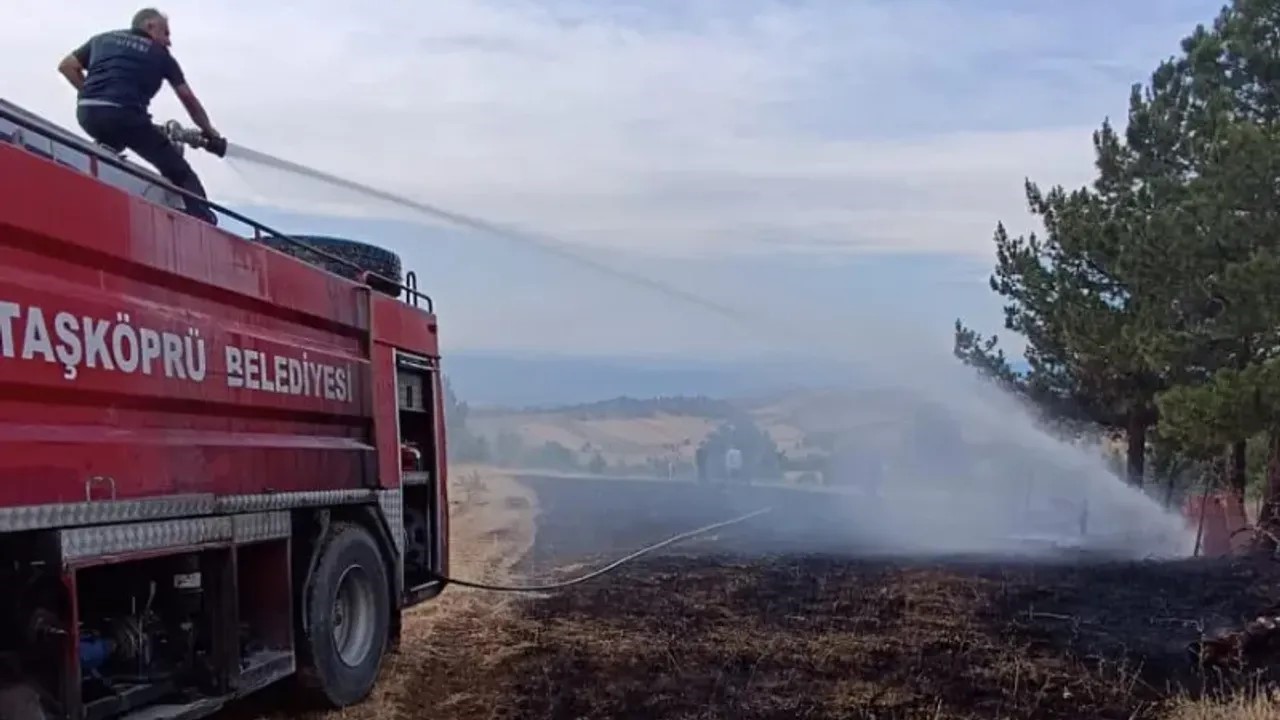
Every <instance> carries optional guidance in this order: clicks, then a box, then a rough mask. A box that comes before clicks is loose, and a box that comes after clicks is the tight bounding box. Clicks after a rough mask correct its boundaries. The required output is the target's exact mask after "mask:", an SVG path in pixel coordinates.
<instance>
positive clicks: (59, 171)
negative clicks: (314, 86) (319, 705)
mask: <svg viewBox="0 0 1280 720" xmlns="http://www.w3.org/2000/svg"><path fill="white" fill-rule="evenodd" d="M181 205H182V203H181V198H180V197H179V196H177V194H176V193H175V192H174V191H173V190H172V189H171V188H169V187H168V186H167V185H166V184H165V183H164V182H163V181H162V180H160V178H159V177H157V176H155V175H154V174H152V173H151V172H149V171H147V170H144V169H143V168H142V167H141V166H139V165H135V164H133V163H131V162H128V161H126V160H124V159H123V158H120V157H117V156H115V155H113V154H112V153H110V152H108V151H106V150H104V149H102V148H100V147H97V146H95V145H92V144H90V143H88V142H85V141H83V140H81V139H79V138H78V137H76V136H75V135H73V134H71V133H69V132H67V131H65V130H63V129H61V128H58V127H56V126H55V125H53V124H52V123H49V122H47V121H45V120H44V119H42V118H40V117H38V116H35V115H34V114H31V113H27V112H25V111H23V110H22V109H21V108H18V107H17V106H14V105H12V104H9V103H4V102H0V559H2V560H3V563H0V586H2V587H3V588H4V590H3V592H0V718H4V720H33V719H35V718H42V717H44V718H51V717H61V718H68V719H69V720H71V719H75V720H79V719H80V718H86V719H92V720H102V719H104V718H110V717H130V718H140V719H141V718H145V719H147V720H159V719H160V718H177V717H182V718H190V717H196V716H201V715H206V714H209V713H211V712H213V711H215V710H217V709H218V708H219V707H221V706H223V705H224V704H225V703H226V702H227V701H229V700H231V699H234V698H237V697H241V696H244V695H246V694H248V693H251V692H253V691H255V690H257V689H260V688H263V687H265V686H267V685H269V684H272V683H275V682H277V681H279V680H283V679H285V678H293V679H294V680H296V681H297V682H298V685H299V686H300V688H301V689H302V690H304V691H305V692H306V693H308V694H309V695H310V696H311V697H313V698H315V699H316V700H319V701H321V702H323V703H327V704H329V705H332V706H345V705H349V704H352V703H355V702H358V701H360V700H361V699H363V698H364V697H365V696H366V695H367V694H368V692H369V691H370V689H371V687H372V685H373V683H374V681H375V679H376V677H377V674H378V671H379V669H380V667H381V665H382V662H383V657H384V655H385V653H387V652H388V651H390V650H392V649H393V648H394V646H395V645H396V643H397V640H398V636H399V627H400V618H401V613H402V612H403V611H404V609H405V608H407V607H408V606H410V605H413V604H415V603H419V602H422V601H424V600H426V599H428V598H431V597H433V596H434V595H436V594H437V593H439V592H440V590H441V589H442V587H443V581H442V580H441V578H443V577H444V576H445V575H446V573H447V566H446V563H447V557H448V546H447V537H448V527H447V515H446V511H447V502H446V497H445V486H446V477H445V458H444V451H445V438H444V422H443V405H442V402H441V399H442V398H441V381H440V365H439V362H440V360H439V345H438V338H437V325H436V317H435V314H434V310H433V308H432V307H431V302H430V299H429V298H427V297H426V296H425V295H422V294H421V293H418V292H417V289H416V280H414V278H413V277H412V274H405V275H404V277H403V278H401V277H400V268H399V261H398V258H396V257H395V256H394V255H391V254H389V253H386V252H385V251H382V250H380V249H379V248H376V247H374V246H369V245H365V244H362V243H355V242H350V241H344V240H336V239H332V238H327V239H326V238H320V239H315V238H313V239H311V240H310V241H302V242H301V243H298V242H295V240H296V238H295V239H289V238H283V237H279V236H274V235H273V233H271V232H270V231H269V230H267V229H266V228H265V227H264V226H261V225H257V224H255V223H252V222H251V221H248V219H247V218H240V219H241V220H243V221H245V222H247V223H249V225H248V226H251V227H253V228H254V230H253V234H252V236H248V235H249V233H248V232H246V233H245V234H246V236H247V237H242V236H238V235H235V234H232V233H230V232H228V231H226V230H223V229H220V228H217V227H214V226H212V225H208V224H205V223H202V222H200V221H198V220H195V219H193V218H190V217H188V216H187V215H185V214H184V213H182V212H180V211H179V210H178V208H180V207H181ZM290 248H294V250H292V251H291V252H293V255H292V256H291V255H290V254H289V252H281V251H280V250H281V249H285V250H289V249H290ZM352 258H354V259H356V262H355V263H352V262H350V260H351V259H352ZM344 275H345V276H344ZM393 275H394V276H393Z"/></svg>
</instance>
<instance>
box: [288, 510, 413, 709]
mask: <svg viewBox="0 0 1280 720" xmlns="http://www.w3.org/2000/svg"><path fill="white" fill-rule="evenodd" d="M340 600H341V603H340ZM302 601H303V602H304V603H306V626H305V627H303V628H302V633H301V637H300V638H299V650H300V655H301V657H300V660H301V663H300V667H299V671H298V679H299V682H300V684H301V686H302V689H303V690H304V691H306V692H307V694H308V695H310V696H311V699H312V700H313V701H314V702H315V703H316V704H320V705H327V706H329V707H334V708H342V707H347V706H348V705H352V704H355V703H358V702H360V701H361V700H363V699H365V698H366V697H368V695H369V692H370V691H371V690H372V689H373V685H374V683H375V682H376V681H377V679H378V672H379V671H380V670H381V669H382V660H383V657H384V656H385V655H386V652H387V647H388V644H389V640H390V628H391V583H390V580H389V578H388V576H387V568H386V563H385V562H384V561H383V557H382V552H381V551H380V550H379V548H378V544H377V541H375V540H374V538H373V535H372V534H370V533H369V531H368V530H365V529H364V528H363V527H361V526H360V525H356V524H352V523H335V524H334V525H333V527H332V528H330V530H329V534H328V536H327V537H326V538H325V539H324V540H323V541H322V542H321V545H320V551H319V558H318V560H317V562H316V566H315V570H314V572H313V573H312V575H311V578H310V581H309V582H308V583H307V584H306V590H305V595H304V596H303V599H302ZM344 613H345V615H344ZM344 626H345V634H344ZM344 655H345V656H344Z"/></svg>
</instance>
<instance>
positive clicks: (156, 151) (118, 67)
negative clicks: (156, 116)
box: [58, 8, 219, 225]
mask: <svg viewBox="0 0 1280 720" xmlns="http://www.w3.org/2000/svg"><path fill="white" fill-rule="evenodd" d="M169 45H170V40H169V19H168V18H167V17H165V16H164V14H162V13H161V12H160V11H159V10H156V9H154V8H145V9H143V10H139V11H138V12H137V13H135V14H134V16H133V23H132V25H131V26H130V28H129V29H128V30H112V31H110V32H105V33H102V34H100V35H95V36H93V37H92V38H90V39H89V41H88V42H86V43H85V44H84V45H81V46H80V47H79V48H78V49H76V50H75V51H74V52H72V53H71V54H70V55H68V56H67V57H65V58H63V60H62V62H61V63H59V64H58V71H59V72H61V73H62V74H63V76H64V77H66V78H67V81H68V82H70V83H71V85H72V86H73V87H75V89H76V90H77V91H78V92H79V99H78V102H77V105H76V120H78V121H79V122H80V127H82V128H84V131H85V132H86V133H88V134H89V136H90V137H92V138H93V139H94V140H96V141H98V142H100V143H102V144H103V145H106V146H107V147H110V148H111V149H113V150H115V151H116V152H117V153H120V152H124V150H125V149H126V148H127V149H130V150H133V151H134V152H135V153H137V154H138V156H139V157H141V158H142V159H144V160H146V161H147V162H149V163H151V164H152V165H154V166H155V168H156V170H158V171H159V172H160V174H161V175H163V176H164V177H165V179H166V180H168V181H169V182H171V183H173V184H174V185H176V186H178V187H180V188H182V189H184V190H187V191H188V192H191V193H193V194H195V195H198V196H199V197H201V198H204V197H207V195H205V190H204V186H203V185H201V184H200V179H199V178H198V177H196V173H195V171H194V170H192V169H191V165H189V164H188V163H187V161H186V160H185V159H183V157H182V154H181V153H180V152H179V151H178V149H177V148H176V147H174V145H173V144H172V143H171V142H170V141H169V139H168V138H167V137H165V135H164V133H163V132H161V131H160V129H159V128H157V127H156V126H155V125H154V124H153V123H152V122H151V114H150V113H149V112H148V108H149V107H150V105H151V99H152V98H154V97H155V95H156V93H157V92H158V91H159V90H160V85H161V83H163V82H164V81H166V80H167V81H169V84H170V85H171V86H173V90H174V92H175V93H177V95H178V99H179V100H181V101H182V105H183V107H185V108H186V109H187V113H188V114H190V115H191V120H192V122H194V123H195V124H196V126H197V127H199V128H200V130H201V132H203V133H204V134H205V135H206V136H207V137H209V138H213V139H216V138H218V137H219V136H218V131H217V130H215V129H214V128H213V124H212V123H210V122H209V116H208V114H206V113H205V111H204V106H203V105H201V104H200V101H199V100H198V99H196V96H195V93H193V92H192V91H191V86H190V85H188V84H187V80H186V77H185V76H184V75H183V73H182V68H181V67H180V66H179V65H178V61H177V60H175V59H174V57H173V55H171V54H170V53H169ZM184 199H185V200H186V210H187V213H188V214H190V215H194V216H195V217H198V218H201V219H202V220H205V221H206V222H210V223H213V224H215V225H216V224H217V222H218V221H217V217H216V216H215V215H214V214H213V212H212V211H210V210H209V207H208V206H207V205H205V204H204V203H201V202H199V201H196V200H192V199H191V198H184Z"/></svg>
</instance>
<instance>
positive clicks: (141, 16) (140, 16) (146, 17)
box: [131, 8, 167, 30]
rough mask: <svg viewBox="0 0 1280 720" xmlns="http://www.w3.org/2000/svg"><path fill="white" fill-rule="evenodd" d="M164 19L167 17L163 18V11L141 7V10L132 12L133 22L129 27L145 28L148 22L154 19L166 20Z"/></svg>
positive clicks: (135, 28)
mask: <svg viewBox="0 0 1280 720" xmlns="http://www.w3.org/2000/svg"><path fill="white" fill-rule="evenodd" d="M166 19H167V18H165V16H164V13H162V12H160V11H159V10H157V9H155V8H142V9H141V10H139V11H138V12H136V13H134V14H133V24H132V25H131V27H132V28H133V29H134V30H145V29H146V27H147V25H148V24H149V23H151V22H153V21H155V20H166Z"/></svg>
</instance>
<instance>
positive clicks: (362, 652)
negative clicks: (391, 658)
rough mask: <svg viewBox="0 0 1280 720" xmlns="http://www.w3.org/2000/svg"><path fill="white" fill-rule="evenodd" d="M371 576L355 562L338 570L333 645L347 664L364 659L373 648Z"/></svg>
mask: <svg viewBox="0 0 1280 720" xmlns="http://www.w3.org/2000/svg"><path fill="white" fill-rule="evenodd" d="M375 597H376V595H375V593H374V592H373V579H372V578H370V577H369V573H367V572H365V570H364V568H362V567H360V566H358V565H352V566H351V567H348V568H347V569H346V570H344V571H343V572H342V577H341V578H339V579H338V591H337V593H335V594H334V599H333V645H334V647H335V648H336V649H337V651H338V657H339V658H341V659H342V662H343V663H344V664H346V665H348V666H350V667H356V666H357V665H359V664H360V663H362V662H364V660H365V658H366V657H368V656H369V652H370V651H371V650H372V649H373V640H374V623H375V619H376V618H377V613H378V609H377V608H376V607H375V600H374V598H375Z"/></svg>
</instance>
